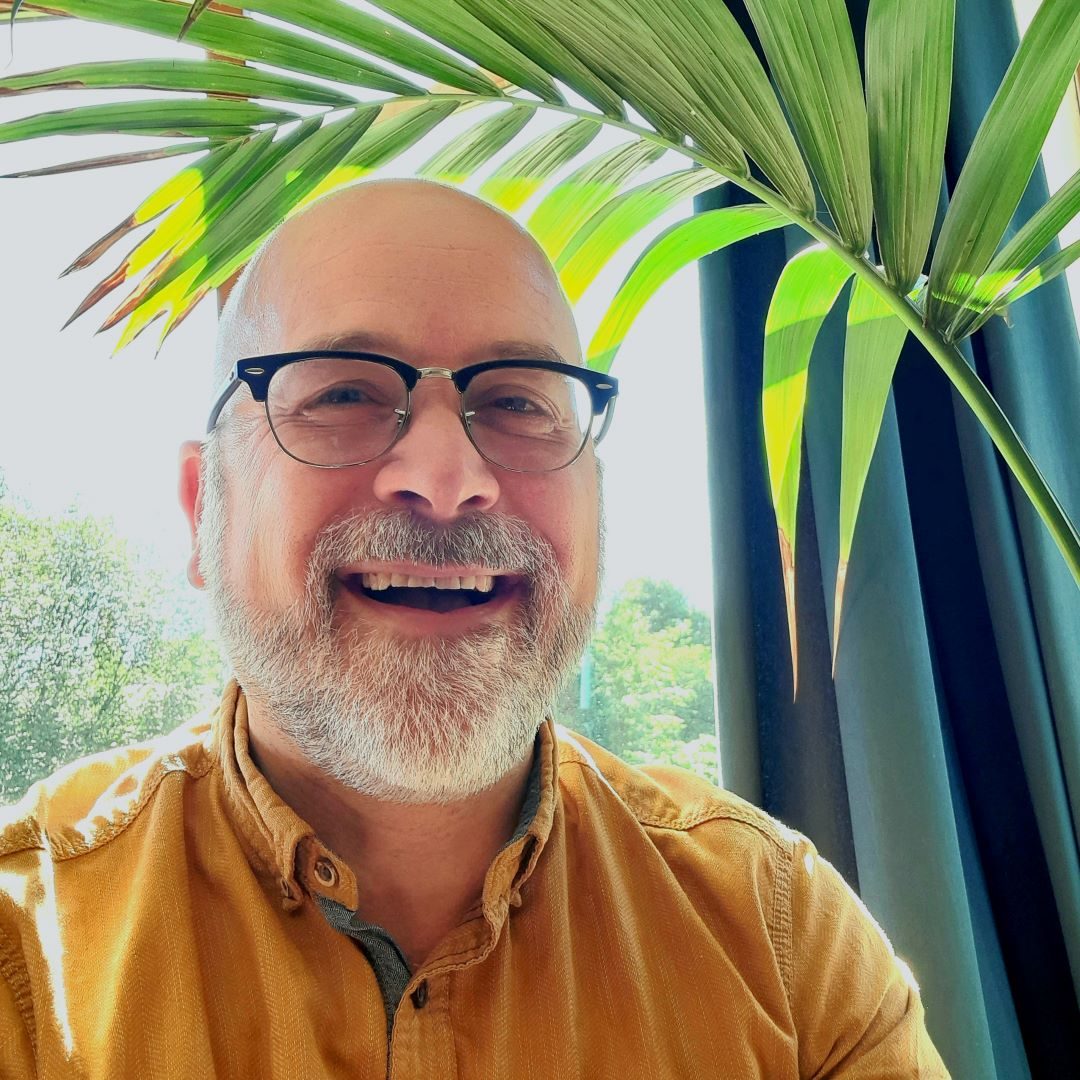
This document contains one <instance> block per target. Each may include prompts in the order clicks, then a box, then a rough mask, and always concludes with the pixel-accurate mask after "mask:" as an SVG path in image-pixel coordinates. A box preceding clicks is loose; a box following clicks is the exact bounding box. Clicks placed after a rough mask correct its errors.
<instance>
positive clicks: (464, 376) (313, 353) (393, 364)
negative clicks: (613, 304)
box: [206, 349, 619, 472]
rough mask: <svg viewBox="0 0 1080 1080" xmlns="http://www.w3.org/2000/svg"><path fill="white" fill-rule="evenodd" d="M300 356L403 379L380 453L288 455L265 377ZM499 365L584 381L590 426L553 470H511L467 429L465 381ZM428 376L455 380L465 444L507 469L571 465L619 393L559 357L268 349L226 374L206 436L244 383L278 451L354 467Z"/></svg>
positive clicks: (607, 418) (405, 420) (614, 382)
mask: <svg viewBox="0 0 1080 1080" xmlns="http://www.w3.org/2000/svg"><path fill="white" fill-rule="evenodd" d="M302 360H366V361H369V362H374V363H377V364H382V365H384V366H385V367H388V368H391V369H393V370H394V371H396V372H397V374H398V375H399V376H400V377H401V380H402V382H404V384H405V391H406V397H405V412H404V414H403V415H402V417H401V419H400V421H399V423H398V429H397V434H396V435H395V436H394V438H393V439H392V440H391V441H390V442H389V443H388V444H387V445H386V446H385V447H384V448H383V449H382V450H380V451H379V453H378V454H376V455H375V457H370V458H367V459H366V460H364V461H350V462H347V463H345V464H342V465H319V464H316V463H315V462H312V461H304V459H303V458H298V457H297V456H296V455H295V454H293V453H290V452H289V451H288V450H287V449H286V448H285V447H284V446H282V444H281V440H280V439H279V438H278V434H277V431H276V430H275V429H274V424H273V421H272V420H271V419H270V406H269V404H268V402H267V395H268V393H269V390H270V381H271V380H272V379H273V377H274V376H275V375H276V374H277V373H278V372H279V371H280V370H281V369H282V368H283V367H287V366H288V365H289V364H295V363H299V362H300V361H302ZM500 368H504V369H510V368H540V369H541V370H544V371H554V372H557V373H558V374H560V375H568V376H570V377H571V378H575V379H578V380H579V381H580V382H583V383H584V384H585V386H586V388H587V389H588V391H589V399H590V401H591V403H592V417H591V418H590V420H589V428H588V430H587V431H586V432H585V438H584V439H583V440H582V443H581V446H579V447H578V449H577V452H576V453H575V454H574V456H573V457H572V458H571V459H570V460H569V461H568V462H566V463H565V464H564V465H559V466H556V467H555V468H554V469H541V470H531V469H512V468H510V467H509V466H507V465H503V464H501V463H500V462H498V461H492V459H491V458H489V457H488V456H487V454H485V453H484V452H483V450H481V449H480V447H479V446H477V445H476V441H475V440H474V439H473V435H472V431H471V430H470V428H469V420H468V417H467V416H466V414H465V391H466V390H467V389H468V386H469V383H471V382H472V380H473V379H475V378H476V376H477V375H480V374H482V373H483V372H485V371H492V370H495V369H500ZM432 377H433V378H443V379H449V380H450V381H451V382H452V383H453V384H454V386H455V388H456V389H457V391H458V395H459V403H460V406H461V408H460V418H461V426H462V427H463V428H464V429H465V434H466V436H467V437H468V439H469V442H470V443H472V445H473V447H474V449H475V450H476V452H477V453H478V454H479V455H480V456H481V457H482V458H483V459H484V460H485V461H488V462H490V463H491V464H492V465H497V466H498V467H499V468H500V469H506V470H507V471H508V472H558V471H559V469H565V468H567V467H568V466H570V465H573V463H574V462H575V461H577V459H578V458H579V457H581V454H582V452H583V451H584V449H585V447H586V445H587V444H588V442H589V437H590V435H591V434H592V425H593V422H594V421H595V419H596V417H598V416H600V415H603V422H602V423H601V425H600V430H599V431H598V432H597V433H596V435H595V436H593V445H594V446H595V445H596V444H597V443H599V442H600V440H601V439H602V438H603V437H604V436H605V435H606V434H607V430H608V428H609V427H611V421H612V418H613V417H614V415H615V399H616V398H617V397H618V394H619V380H618V379H616V378H615V377H614V376H612V375H607V374H604V373H603V372H599V371H593V370H592V369H591V368H583V367H579V366H577V365H576V364H566V363H563V362H561V361H558V360H544V359H527V358H520V357H519V358H516V359H507V360H484V361H481V362H480V363H478V364H468V365H467V366H465V367H462V368H458V369H457V370H454V369H452V368H445V367H422V368H418V367H415V366H414V365H412V364H408V363H406V362H405V361H404V360H398V359H397V358H396V357H393V356H383V355H381V354H380V353H369V352H351V351H342V350H338V349H305V350H303V351H301V352H286V353H269V354H267V355H266V356H252V357H248V358H247V359H245V360H239V361H237V363H236V365H235V366H234V367H233V369H232V371H231V372H230V373H229V378H228V381H227V382H226V384H225V385H224V387H223V388H222V390H221V393H220V394H219V395H218V398H217V400H216V401H215V402H214V407H213V408H212V409H211V410H210V419H209V420H208V421H207V424H206V434H207V435H209V434H211V432H213V430H214V428H215V427H217V422H218V419H219V418H220V416H221V413H222V411H223V410H224V408H225V406H226V405H227V404H228V402H229V399H230V398H231V397H232V396H233V394H235V393H236V391H237V390H238V389H239V388H240V387H241V386H245V385H246V386H247V388H248V389H249V390H250V391H251V397H252V399H253V400H254V401H258V402H261V403H262V405H263V408H264V409H265V410H266V422H267V423H268V424H269V425H270V431H271V433H272V434H273V436H274V441H275V442H276V443H277V444H278V446H279V447H281V450H282V452H283V453H285V454H288V455H289V457H291V458H292V459H293V460H294V461H299V462H301V463H302V464H304V465H310V466H311V467H312V468H313V469H350V468H352V467H353V466H355V465H367V464H368V463H369V462H371V461H374V460H375V459H376V458H378V457H381V456H382V455H383V454H385V453H386V451H387V450H389V449H390V447H392V446H393V445H394V443H396V442H397V441H398V439H400V438H401V436H402V435H403V434H404V432H405V430H406V428H407V427H408V425H409V419H410V417H411V416H412V392H413V390H414V389H416V385H417V383H419V382H420V380H421V379H425V378H432Z"/></svg>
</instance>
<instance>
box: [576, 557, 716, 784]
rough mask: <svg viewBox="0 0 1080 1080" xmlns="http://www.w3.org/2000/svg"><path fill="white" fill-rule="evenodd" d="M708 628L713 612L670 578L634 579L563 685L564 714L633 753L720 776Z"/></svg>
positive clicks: (640, 760)
mask: <svg viewBox="0 0 1080 1080" xmlns="http://www.w3.org/2000/svg"><path fill="white" fill-rule="evenodd" d="M710 634H711V631H710V627H709V619H708V616H707V615H706V614H705V613H704V612H703V611H698V610H695V609H693V608H691V607H690V605H689V603H688V602H687V600H686V597H685V596H684V595H683V594H682V593H681V592H680V591H679V590H678V589H677V588H676V587H675V586H674V585H672V584H671V583H670V582H667V581H654V580H649V579H639V580H636V581H631V582H630V583H628V584H627V585H626V586H625V587H624V588H623V589H622V590H621V591H620V592H619V594H618V595H617V596H616V597H615V600H614V602H613V603H612V605H611V607H610V609H609V610H608V612H607V614H606V615H605V616H604V619H603V621H602V623H601V625H600V627H599V629H598V630H597V632H596V635H595V637H594V638H593V642H592V645H591V646H590V649H589V654H588V657H587V658H586V659H585V661H584V668H585V670H584V672H583V671H582V668H581V667H579V669H578V672H577V674H576V676H575V678H573V679H572V680H571V681H570V683H569V685H568V687H567V689H566V691H565V692H564V694H563V697H562V700H561V702H560V711H559V716H560V718H561V719H562V720H563V721H564V722H565V723H566V724H567V725H568V726H570V727H572V728H575V729H576V730H578V731H580V732H581V733H582V734H583V735H585V736H587V737H588V738H590V739H594V740H595V741H597V742H599V743H601V744H602V745H603V746H606V747H607V748H608V749H609V750H611V751H612V752H613V753H616V754H618V755H619V756H620V757H622V758H624V759H625V760H627V761H630V762H633V763H635V764H646V763H652V762H667V763H669V764H675V765H681V766H682V767H683V768H688V769H691V770H692V771H694V772H696V773H698V774H699V775H701V776H704V777H705V778H706V779H708V780H711V781H712V782H713V783H717V782H718V781H719V776H718V771H717V764H716V748H717V742H716V734H715V721H714V719H713V687H712V647H711V638H710ZM583 679H584V682H585V687H586V689H585V692H584V693H583V692H582V681H583Z"/></svg>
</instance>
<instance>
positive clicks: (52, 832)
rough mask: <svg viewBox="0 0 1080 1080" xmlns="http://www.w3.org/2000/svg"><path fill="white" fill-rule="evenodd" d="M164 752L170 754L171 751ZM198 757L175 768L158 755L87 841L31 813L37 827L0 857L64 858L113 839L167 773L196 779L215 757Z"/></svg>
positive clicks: (145, 803) (134, 815)
mask: <svg viewBox="0 0 1080 1080" xmlns="http://www.w3.org/2000/svg"><path fill="white" fill-rule="evenodd" d="M167 756H168V757H173V756H174V755H167ZM202 758H203V760H202V761H201V762H198V763H197V764H196V765H194V766H189V765H185V766H184V767H183V768H180V769H177V768H169V767H167V765H166V758H165V756H163V757H159V758H158V759H157V761H156V762H155V763H154V765H153V767H152V768H151V771H150V773H149V775H148V776H147V777H146V779H145V780H144V781H143V784H142V787H143V791H142V793H141V795H140V796H139V798H138V800H137V801H136V802H135V803H134V804H133V805H132V806H131V807H130V808H129V809H128V810H127V811H126V812H124V813H123V814H121V815H120V817H119V818H118V819H117V820H116V821H113V822H110V823H109V824H108V825H107V826H106V827H104V828H103V829H101V831H100V832H96V833H95V834H94V835H93V837H92V838H91V839H90V840H89V841H85V840H84V841H82V842H78V841H73V840H71V839H70V838H69V837H66V836H64V835H63V834H62V833H61V832H59V831H58V830H57V829H56V828H48V827H43V826H42V825H41V824H40V821H38V820H37V819H36V817H34V818H31V820H33V821H34V822H35V824H36V825H37V826H38V827H37V829H36V830H28V831H30V832H31V833H32V836H30V837H27V838H26V841H25V842H24V843H21V844H13V845H12V846H10V847H5V848H3V849H0V858H4V857H6V856H9V855H19V854H22V853H23V852H26V851H47V852H48V853H49V855H50V856H51V857H52V859H53V860H54V861H55V862H66V861H67V860H69V859H74V858H77V857H78V856H80V855H87V854H89V853H90V852H91V851H97V850H99V849H100V848H103V847H104V846H105V845H106V844H108V843H110V842H111V841H112V840H115V839H116V838H117V837H118V836H119V835H120V834H121V833H123V832H124V830H125V829H127V828H128V826H130V825H131V824H132V823H133V822H134V821H135V820H136V819H137V818H138V817H139V815H140V814H141V813H142V811H143V810H144V809H145V807H146V806H147V805H148V804H149V803H150V801H151V800H152V799H153V797H154V795H155V794H156V793H157V791H158V789H159V788H160V787H161V784H162V782H163V781H164V780H165V778H166V777H167V776H169V775H172V774H181V775H183V776H187V777H190V778H191V779H192V780H200V779H202V777H204V776H206V775H207V773H209V772H210V771H211V770H212V769H213V767H214V764H215V761H214V757H213V755H212V754H209V753H205V752H204V753H203V754H202ZM24 820H25V819H24Z"/></svg>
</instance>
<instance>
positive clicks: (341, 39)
mask: <svg viewBox="0 0 1080 1080" xmlns="http://www.w3.org/2000/svg"><path fill="white" fill-rule="evenodd" d="M243 6H244V10H245V11H257V12H259V13H261V14H263V15H269V16H271V17H273V18H275V19H281V20H282V21H284V22H287V23H291V24H292V25H294V26H303V27H305V28H306V29H308V30H313V31H315V33H317V34H324V35H325V36H326V37H328V38H330V39H332V40H333V41H335V42H338V43H340V44H343V45H351V46H353V47H355V48H357V49H361V50H363V51H364V52H366V53H371V54H372V55H373V56H377V57H379V58H380V59H382V60H386V61H389V62H390V63H391V64H396V65H397V66H398V67H402V68H405V69H406V70H407V71H414V72H416V73H417V74H418V75H426V76H427V77H428V78H431V79H434V80H435V81H436V82H438V83H442V84H445V85H447V86H456V87H457V88H458V89H460V90H469V91H473V92H474V93H477V94H486V95H490V96H493V97H494V96H500V92H499V90H498V89H497V88H496V86H495V84H494V83H493V82H492V81H491V80H490V79H489V78H488V77H487V76H486V75H485V74H484V73H483V72H482V71H480V70H479V69H478V68H476V67H473V66H472V65H470V64H466V63H464V62H463V61H461V60H459V59H458V58H457V57H456V56H453V55H452V54H450V53H448V52H446V51H445V50H443V49H440V48H439V47H438V46H436V45H434V44H432V43H431V42H428V41H425V40H424V39H423V38H421V37H418V36H417V35H416V34H412V33H410V32H409V31H408V30H405V29H403V28H402V27H400V26H395V25H394V24H393V23H389V22H387V21H386V20H385V19H380V18H377V17H376V16H374V15H371V14H369V13H367V12H365V11H360V10H358V9H357V8H355V7H353V6H351V5H350V4H345V3H342V2H341V0H302V2H301V3H297V2H296V0H251V2H250V3H248V2H245V3H244V5H243Z"/></svg>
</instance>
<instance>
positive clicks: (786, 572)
mask: <svg viewBox="0 0 1080 1080" xmlns="http://www.w3.org/2000/svg"><path fill="white" fill-rule="evenodd" d="M777 535H778V536H779V538H780V567H781V571H782V573H783V577H784V606H785V608H786V609H787V624H788V644H789V646H790V648H791V699H792V700H793V701H794V700H795V698H796V696H797V695H798V692H799V632H798V625H797V622H796V611H795V545H794V544H793V543H792V542H791V541H790V540H789V539H788V536H787V533H785V532H784V530H783V529H777Z"/></svg>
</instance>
